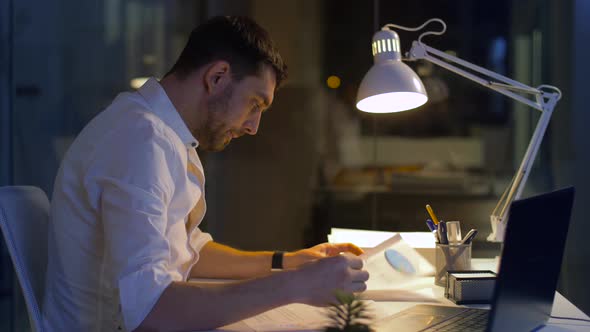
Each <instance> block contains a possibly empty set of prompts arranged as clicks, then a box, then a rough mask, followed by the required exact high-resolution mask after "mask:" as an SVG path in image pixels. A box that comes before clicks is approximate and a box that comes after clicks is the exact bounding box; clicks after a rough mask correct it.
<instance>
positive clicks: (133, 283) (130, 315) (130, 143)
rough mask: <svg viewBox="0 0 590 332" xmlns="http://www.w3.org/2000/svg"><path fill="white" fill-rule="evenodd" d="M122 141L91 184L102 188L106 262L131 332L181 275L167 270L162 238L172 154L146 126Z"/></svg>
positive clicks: (100, 164) (170, 190)
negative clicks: (93, 183) (94, 183)
mask: <svg viewBox="0 0 590 332" xmlns="http://www.w3.org/2000/svg"><path fill="white" fill-rule="evenodd" d="M130 136H131V137H132V138H129V137H130ZM125 138H126V140H120V141H119V142H118V143H117V146H116V147H114V148H112V150H111V151H112V152H111V153H110V154H109V155H108V156H105V157H104V160H100V161H98V162H97V165H95V166H96V167H97V168H100V169H101V171H102V174H101V175H100V176H98V177H97V178H96V179H95V181H96V183H97V184H98V185H99V187H100V189H101V200H100V213H101V221H102V224H103V230H104V241H105V255H106V257H105V261H106V264H108V271H110V274H111V275H110V279H111V281H112V283H113V286H114V287H118V291H119V298H120V304H121V311H122V316H123V321H124V323H125V327H126V329H127V330H129V331H131V330H134V329H135V328H137V327H138V326H139V325H140V324H141V322H142V321H143V320H144V319H145V317H146V316H147V315H148V313H149V312H150V311H151V309H152V307H153V306H154V305H155V303H156V302H157V301H158V299H159V297H160V295H161V294H162V292H163V291H164V290H165V289H166V288H167V287H168V286H169V285H170V283H171V282H173V281H181V280H182V276H181V275H180V274H179V273H178V272H176V271H173V270H170V269H169V266H168V265H169V262H170V244H169V242H168V239H167V237H166V229H167V207H168V205H169V202H170V199H171V197H172V193H173V190H174V189H173V188H174V182H173V181H172V178H171V170H170V167H174V166H171V165H173V163H174V160H175V152H174V151H175V150H174V149H173V148H172V145H171V144H170V143H169V142H167V141H166V138H165V136H163V135H162V134H161V133H158V131H157V130H156V129H155V128H153V127H151V126H149V125H148V126H143V127H141V128H138V129H137V132H133V133H132V134H131V135H129V133H127V135H125Z"/></svg>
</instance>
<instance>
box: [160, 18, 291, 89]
mask: <svg viewBox="0 0 590 332" xmlns="http://www.w3.org/2000/svg"><path fill="white" fill-rule="evenodd" d="M216 60H224V61H227V62H228V63H229V64H230V66H231V68H232V71H233V72H234V74H235V75H236V77H237V79H238V80H239V79H242V78H243V77H245V76H249V75H257V74H258V73H260V71H261V69H262V66H263V65H269V66H271V67H272V68H273V70H274V72H275V78H276V87H277V88H278V87H279V86H280V85H281V83H282V82H283V81H284V80H285V79H286V78H287V66H286V65H285V63H284V62H283V59H282V57H281V55H280V54H279V52H278V50H277V49H276V47H275V46H274V43H273V41H272V39H271V38H270V35H269V34H268V32H267V31H266V30H265V29H264V28H262V27H261V26H260V25H258V24H257V23H256V22H255V21H254V20H252V19H251V18H248V17H244V16H216V17H213V18H211V19H209V20H208V21H207V22H205V23H203V24H201V25H199V26H198V27H196V28H195V29H194V30H193V31H192V32H191V35H190V37H189V40H188V42H187V44H186V46H185V47H184V50H183V51H182V53H181V54H180V57H179V58H178V60H177V61H176V64H174V66H173V67H172V69H171V70H170V72H169V73H168V74H166V75H169V74H171V73H175V74H177V75H178V76H179V77H181V78H182V77H186V75H188V74H190V73H191V72H193V71H195V70H196V69H198V68H200V67H201V66H204V65H206V64H208V63H211V62H213V61H216Z"/></svg>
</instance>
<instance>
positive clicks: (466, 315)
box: [423, 309, 489, 332]
mask: <svg viewBox="0 0 590 332" xmlns="http://www.w3.org/2000/svg"><path fill="white" fill-rule="evenodd" d="M488 314H489V310H478V309H467V310H466V311H464V312H462V313H460V314H459V315H456V316H454V317H452V318H450V319H448V320H445V321H444V322H441V323H440V324H437V325H435V326H432V327H429V328H427V329H426V330H423V331H424V332H431V331H439V332H444V331H449V332H483V331H485V330H486V326H487V323H488Z"/></svg>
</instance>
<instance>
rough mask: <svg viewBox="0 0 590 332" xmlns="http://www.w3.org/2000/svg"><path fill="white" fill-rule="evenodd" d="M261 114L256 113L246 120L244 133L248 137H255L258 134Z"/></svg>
mask: <svg viewBox="0 0 590 332" xmlns="http://www.w3.org/2000/svg"><path fill="white" fill-rule="evenodd" d="M260 116H261V112H257V113H256V115H254V116H253V117H252V118H250V119H248V121H247V122H246V125H245V128H244V129H245V132H246V134H248V135H256V133H257V132H258V126H260Z"/></svg>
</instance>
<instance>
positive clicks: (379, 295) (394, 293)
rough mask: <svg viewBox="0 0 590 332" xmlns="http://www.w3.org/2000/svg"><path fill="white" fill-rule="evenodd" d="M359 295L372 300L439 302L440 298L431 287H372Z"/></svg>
mask: <svg viewBox="0 0 590 332" xmlns="http://www.w3.org/2000/svg"><path fill="white" fill-rule="evenodd" d="M359 296H360V298H361V299H363V300H372V301H395V302H432V303H438V302H440V300H438V299H437V298H436V295H435V294H434V292H433V291H432V288H423V289H420V290H416V291H413V290H405V289H374V290H366V291H364V292H363V293H361V294H359Z"/></svg>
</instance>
